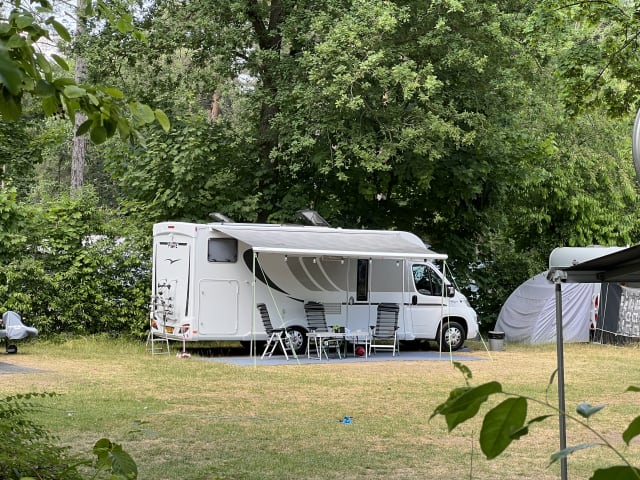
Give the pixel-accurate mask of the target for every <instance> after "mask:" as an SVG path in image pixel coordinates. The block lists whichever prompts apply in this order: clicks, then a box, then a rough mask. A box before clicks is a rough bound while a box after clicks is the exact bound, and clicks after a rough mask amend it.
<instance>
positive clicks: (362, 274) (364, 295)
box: [356, 259, 369, 302]
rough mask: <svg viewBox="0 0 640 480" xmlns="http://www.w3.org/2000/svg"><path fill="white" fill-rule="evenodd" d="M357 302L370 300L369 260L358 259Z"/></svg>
mask: <svg viewBox="0 0 640 480" xmlns="http://www.w3.org/2000/svg"><path fill="white" fill-rule="evenodd" d="M357 281H358V282H357V285H356V300H357V301H359V302H366V301H367V299H368V298H369V260H365V259H358V278H357Z"/></svg>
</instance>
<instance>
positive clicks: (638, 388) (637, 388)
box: [625, 385, 640, 392]
mask: <svg viewBox="0 0 640 480" xmlns="http://www.w3.org/2000/svg"><path fill="white" fill-rule="evenodd" d="M625 392H640V387H634V386H633V385H631V386H629V387H627V389H626V390H625Z"/></svg>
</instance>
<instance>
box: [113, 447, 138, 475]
mask: <svg viewBox="0 0 640 480" xmlns="http://www.w3.org/2000/svg"><path fill="white" fill-rule="evenodd" d="M111 472H112V473H113V474H115V475H122V476H124V477H125V478H131V479H133V478H137V477H138V467H137V466H136V462H135V461H134V460H133V458H131V456H130V455H129V454H128V453H127V452H125V451H124V450H123V449H122V447H121V446H120V445H118V444H113V447H112V449H111Z"/></svg>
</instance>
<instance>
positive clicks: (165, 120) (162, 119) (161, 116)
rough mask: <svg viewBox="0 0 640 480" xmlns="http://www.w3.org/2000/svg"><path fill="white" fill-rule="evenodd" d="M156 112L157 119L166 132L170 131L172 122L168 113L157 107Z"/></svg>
mask: <svg viewBox="0 0 640 480" xmlns="http://www.w3.org/2000/svg"><path fill="white" fill-rule="evenodd" d="M154 113H155V114H156V120H157V121H158V123H159V124H160V126H161V127H162V129H163V130H164V131H165V132H168V131H169V129H170V128H171V122H169V117H167V115H166V114H165V113H164V112H163V111H162V110H160V109H156V110H155V111H154Z"/></svg>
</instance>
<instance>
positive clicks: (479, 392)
mask: <svg viewBox="0 0 640 480" xmlns="http://www.w3.org/2000/svg"><path fill="white" fill-rule="evenodd" d="M454 366H455V367H456V368H457V369H459V370H460V371H461V372H462V373H463V375H464V376H465V383H466V384H467V385H466V386H465V387H462V388H456V389H454V390H452V391H451V393H450V395H449V398H448V399H447V400H446V401H445V402H443V403H441V404H440V405H438V406H437V407H436V408H435V409H434V411H433V413H432V414H431V418H434V417H435V416H437V415H442V416H444V417H445V420H446V422H447V426H448V427H449V431H451V430H453V429H454V428H455V427H457V426H458V425H460V424H461V423H463V422H465V421H467V420H470V419H472V418H474V417H475V416H476V415H477V414H478V413H479V411H480V407H481V406H482V405H483V404H484V403H486V402H487V401H488V400H489V398H490V397H491V396H495V395H504V396H506V397H507V399H505V400H503V401H502V402H501V403H499V404H498V405H496V406H494V407H493V408H491V409H490V410H489V411H488V412H487V413H486V414H485V415H484V419H483V422H482V427H481V430H480V448H481V449H482V453H484V455H485V456H486V457H487V459H493V458H496V457H498V456H499V455H501V454H502V453H504V451H505V450H506V449H507V448H508V447H509V445H510V444H511V443H512V442H513V441H515V440H518V439H520V438H521V437H523V436H524V435H527V434H528V433H529V428H530V426H531V425H533V424H535V423H538V422H542V421H544V420H546V419H548V418H550V417H555V416H557V415H558V414H561V415H565V417H566V418H567V419H570V420H573V421H574V422H576V423H577V424H579V425H581V426H582V427H584V428H586V429H587V430H589V431H590V432H591V433H592V434H594V435H595V436H596V437H597V438H598V440H599V442H589V443H582V444H579V445H574V446H570V447H567V448H565V449H563V450H560V451H558V452H555V453H553V454H552V455H551V462H552V463H553V462H556V461H558V460H560V459H562V458H565V457H567V456H568V455H570V454H573V453H575V452H578V451H580V450H583V449H585V448H591V447H594V446H604V447H606V448H608V449H610V450H611V451H613V452H614V453H615V454H616V456H618V457H619V458H620V459H621V460H622V461H623V462H624V464H623V465H615V466H612V467H607V468H601V469H597V470H596V471H595V472H594V474H593V476H592V477H591V479H592V480H604V479H608V480H611V479H621V478H622V479H638V478H640V469H638V468H636V467H634V466H632V465H630V464H629V462H628V461H627V460H626V459H625V457H624V456H623V455H622V454H621V453H620V452H619V451H618V450H617V449H616V448H615V446H614V445H612V444H611V443H610V442H609V441H608V440H607V439H606V438H605V437H604V436H603V435H601V434H599V433H598V432H597V431H595V430H594V429H593V428H591V427H590V426H589V424H587V423H585V422H583V421H581V420H580V418H578V417H575V416H572V415H569V414H568V413H567V412H562V411H559V410H558V408H557V407H556V406H554V405H552V404H550V403H549V402H548V401H539V400H535V399H532V398H529V397H526V396H523V395H518V394H515V393H510V392H507V391H505V390H503V388H502V385H501V384H500V383H499V382H495V381H492V382H488V383H484V384H482V385H478V386H477V387H471V386H469V379H470V378H471V372H470V370H469V369H468V368H467V367H465V366H464V365H461V364H460V363H458V362H454ZM554 377H555V375H552V377H551V380H550V384H549V385H551V382H552V381H553V379H554ZM628 391H633V392H637V391H640V389H639V388H638V387H629V389H628ZM529 402H535V403H537V404H541V405H544V406H545V407H547V408H548V409H550V410H553V411H554V413H555V415H554V414H551V415H542V416H538V417H535V418H532V419H530V420H528V421H527V406H528V404H529ZM603 408H604V406H603V405H600V406H595V407H594V406H591V405H590V404H588V403H586V402H583V403H581V404H580V405H578V407H577V408H576V412H577V413H578V415H579V416H580V417H582V418H585V419H588V418H589V417H591V416H593V415H595V414H596V413H598V412H600V411H601V410H602V409H603ZM638 435H640V416H638V417H636V418H635V419H633V421H632V422H631V423H630V424H629V426H628V427H627V428H626V430H625V431H624V433H623V439H624V441H625V443H626V444H627V445H629V444H630V442H631V440H632V439H633V438H635V437H637V436H638Z"/></svg>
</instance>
